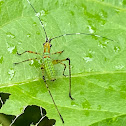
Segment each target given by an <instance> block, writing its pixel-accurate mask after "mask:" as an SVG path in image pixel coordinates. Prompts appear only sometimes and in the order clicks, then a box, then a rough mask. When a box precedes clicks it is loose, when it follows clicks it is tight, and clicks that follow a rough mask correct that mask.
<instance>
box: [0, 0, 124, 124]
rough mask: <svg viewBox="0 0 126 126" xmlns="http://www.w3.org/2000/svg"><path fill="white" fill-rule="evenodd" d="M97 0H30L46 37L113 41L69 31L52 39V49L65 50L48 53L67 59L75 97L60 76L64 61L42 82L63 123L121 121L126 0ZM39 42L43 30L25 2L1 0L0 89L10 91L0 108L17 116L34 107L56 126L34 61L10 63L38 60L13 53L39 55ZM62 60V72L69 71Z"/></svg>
mask: <svg viewBox="0 0 126 126" xmlns="http://www.w3.org/2000/svg"><path fill="white" fill-rule="evenodd" d="M102 1H103V0H79V1H73V0H69V1H64V0H38V1H35V0H32V1H31V3H32V5H33V6H34V7H35V9H36V10H37V12H39V13H40V14H41V16H40V18H41V19H42V21H43V23H44V26H45V29H46V32H47V35H48V37H49V38H52V37H55V36H59V35H62V34H66V33H80V32H85V33H94V34H97V35H100V36H104V37H107V38H110V39H112V40H114V41H110V40H107V39H105V38H104V39H103V38H101V37H96V36H95V37H93V36H88V35H87V36H86V35H72V36H64V37H61V38H57V39H54V40H53V41H52V43H51V44H52V48H51V52H57V51H62V50H64V53H63V54H61V55H53V56H52V59H64V58H67V57H69V58H70V59H71V72H72V96H73V97H74V98H75V100H73V101H72V100H71V99H70V98H69V97H68V92H69V78H68V77H66V78H65V77H64V76H62V72H63V69H64V66H63V65H60V64H58V65H56V66H55V70H56V78H57V80H56V81H55V82H51V81H49V80H48V81H47V83H48V86H49V88H50V90H51V93H52V95H53V97H54V100H55V102H56V104H57V107H58V109H59V111H60V113H61V115H62V116H63V119H64V121H65V124H64V126H76V125H79V126H80V125H84V126H89V125H92V126H93V125H95V124H96V125H97V124H99V125H100V126H101V125H104V124H105V120H107V121H108V120H109V119H110V120H112V122H113V123H114V126H115V125H119V124H122V121H123V120H125V115H126V106H125V104H126V83H125V82H126V65H125V62H126V58H125V55H126V44H125V39H126V37H125V36H126V32H125V30H126V28H125V25H126V23H125V22H126V18H125V15H126V10H125V7H126V4H125V1H123V2H122V3H121V2H120V1H116V2H115V0H111V2H108V0H107V1H106V0H104V1H103V2H102ZM44 42H45V34H44V31H43V29H42V27H41V25H40V22H39V20H38V18H37V17H36V16H35V13H34V11H33V9H32V8H31V6H30V5H29V4H28V2H27V0H20V1H19V0H6V1H2V0H1V1H0V45H1V49H0V73H1V74H0V92H5V93H10V94H11V95H10V97H9V100H7V101H6V103H5V104H4V105H3V107H2V109H1V110H0V112H2V113H5V114H12V115H18V114H20V113H22V111H23V109H24V107H25V106H27V105H38V106H42V107H43V108H45V109H46V111H47V116H48V117H49V118H54V119H56V125H57V126H61V125H62V122H61V120H60V118H59V115H58V113H57V111H56V109H55V107H54V105H53V102H52V100H51V97H50V95H49V93H48V90H47V89H46V86H45V84H44V82H43V80H42V71H41V69H40V64H39V63H38V61H35V62H34V63H32V62H25V63H22V64H19V65H14V64H13V63H15V62H20V61H22V60H26V59H29V58H35V57H38V58H42V56H41V55H40V56H38V55H35V54H23V55H22V56H18V55H17V54H16V51H18V52H19V53H21V52H23V51H26V50H30V51H35V52H40V53H43V43H44ZM64 63H65V62H64ZM66 64H67V69H66V72H65V74H68V63H67V62H66ZM47 79H48V78H47ZM116 118H119V119H120V121H118V120H117V119H116ZM108 122H109V121H108ZM110 122H111V121H110ZM113 123H109V125H112V124H113ZM122 125H123V124H122ZM124 125H125V124H124Z"/></svg>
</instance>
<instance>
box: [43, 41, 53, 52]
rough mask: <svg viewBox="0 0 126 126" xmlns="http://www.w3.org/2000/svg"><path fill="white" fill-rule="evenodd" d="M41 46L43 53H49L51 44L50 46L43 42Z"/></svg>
mask: <svg viewBox="0 0 126 126" xmlns="http://www.w3.org/2000/svg"><path fill="white" fill-rule="evenodd" d="M43 46H44V53H45V52H46V53H50V49H51V46H52V44H50V43H49V42H45V43H43Z"/></svg>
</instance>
